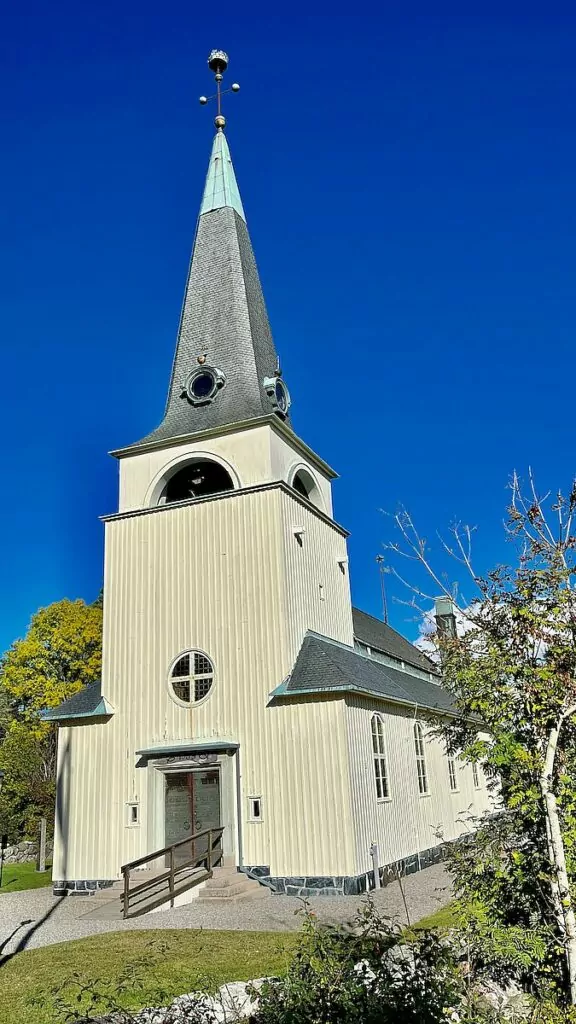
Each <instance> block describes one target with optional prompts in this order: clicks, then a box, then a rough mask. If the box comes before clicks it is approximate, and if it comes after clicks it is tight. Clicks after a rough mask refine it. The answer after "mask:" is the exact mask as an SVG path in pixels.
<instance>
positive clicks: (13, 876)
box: [0, 863, 52, 893]
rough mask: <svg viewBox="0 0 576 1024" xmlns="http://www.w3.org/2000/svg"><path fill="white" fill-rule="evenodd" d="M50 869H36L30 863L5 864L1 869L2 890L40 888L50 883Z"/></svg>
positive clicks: (14, 890)
mask: <svg viewBox="0 0 576 1024" xmlns="http://www.w3.org/2000/svg"><path fill="white" fill-rule="evenodd" d="M51 880H52V872H51V871H42V872H40V871H36V865H35V864H34V863H32V864H5V865H4V868H3V870H2V887H1V888H0V893H2V892H18V890H19V889H41V888H42V886H43V885H50V882H51Z"/></svg>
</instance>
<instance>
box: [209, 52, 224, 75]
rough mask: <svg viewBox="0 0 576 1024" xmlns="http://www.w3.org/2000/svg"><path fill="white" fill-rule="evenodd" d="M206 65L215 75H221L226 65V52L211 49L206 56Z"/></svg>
mask: <svg viewBox="0 0 576 1024" xmlns="http://www.w3.org/2000/svg"><path fill="white" fill-rule="evenodd" d="M208 67H209V68H210V70H211V71H213V72H214V73H215V74H216V75H223V74H224V72H225V71H226V68H227V67H228V54H227V53H225V52H224V50H211V51H210V54H209V57H208Z"/></svg>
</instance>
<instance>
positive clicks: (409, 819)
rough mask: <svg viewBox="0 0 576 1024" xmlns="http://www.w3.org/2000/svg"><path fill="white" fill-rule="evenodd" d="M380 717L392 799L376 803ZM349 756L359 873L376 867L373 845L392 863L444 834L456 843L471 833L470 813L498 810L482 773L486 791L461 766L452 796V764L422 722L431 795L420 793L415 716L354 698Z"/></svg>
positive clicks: (348, 715) (350, 705) (348, 712)
mask: <svg viewBox="0 0 576 1024" xmlns="http://www.w3.org/2000/svg"><path fill="white" fill-rule="evenodd" d="M374 712H378V713H379V714H381V715H382V717H383V719H384V732H385V740H386V752H387V765H388V777H389V781H390V799H389V800H383V801H379V800H377V798H376V785H375V780H374V764H373V754H372V735H371V720H372V715H373V714H374ZM346 718H347V733H348V756H349V762H350V780H351V797H352V817H353V820H354V823H355V844H356V871H355V873H360V872H362V871H368V870H370V868H371V860H370V845H371V843H378V845H379V847H380V861H381V863H382V864H387V863H390V862H392V861H395V860H398V859H400V858H402V857H406V856H409V855H410V854H413V853H416V852H417V851H418V850H426V849H429V848H430V847H432V846H437V845H438V843H439V842H440V839H439V838H438V831H439V830H440V831H441V832H442V835H443V837H444V839H447V840H448V839H455V838H456V837H457V836H459V835H461V834H462V833H463V832H465V831H467V825H466V822H465V821H464V820H462V819H463V818H465V817H466V816H467V815H468V813H469V812H472V813H473V814H482V813H484V812H485V811H487V810H491V809H493V804H492V799H491V796H490V794H489V793H488V791H487V789H486V786H485V785H484V780H483V776H482V773H480V779H481V782H482V787H481V789H478V790H477V789H475V788H474V784H473V780H472V767H471V765H464V764H462V763H459V762H458V761H457V762H456V765H457V778H458V784H459V791H458V792H455V793H453V792H451V791H450V786H449V777H448V760H447V758H446V754H445V751H444V746H443V744H442V743H441V742H440V741H439V740H436V739H433V738H432V737H431V736H430V729H429V727H427V725H426V722H425V721H424V719H421V721H422V724H423V728H424V734H425V737H426V740H425V749H426V767H427V774H428V783H429V791H430V792H429V795H428V796H421V795H420V793H419V789H418V775H417V770H416V756H415V750H414V721H415V719H414V715H411V714H410V709H409V708H406V709H402V710H401V709H400V708H398V707H394V706H393V705H391V704H386V703H384V702H383V701H378V700H374V701H371V700H368V699H366V698H363V697H350V698H348V700H347V709H346Z"/></svg>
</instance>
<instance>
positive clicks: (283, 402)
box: [263, 376, 290, 419]
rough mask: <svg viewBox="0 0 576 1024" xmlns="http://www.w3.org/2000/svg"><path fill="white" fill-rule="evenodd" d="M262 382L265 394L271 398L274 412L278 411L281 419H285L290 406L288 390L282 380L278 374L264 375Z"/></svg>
mask: <svg viewBox="0 0 576 1024" xmlns="http://www.w3.org/2000/svg"><path fill="white" fill-rule="evenodd" d="M263 384H264V390H265V391H266V394H267V395H268V396H269V398H270V399H271V400H272V404H273V406H274V412H276V413H278V416H280V417H281V419H285V418H286V416H287V415H288V410H289V408H290V392H289V391H288V388H287V387H286V385H285V383H284V381H283V380H282V379H281V378H280V377H278V376H276V377H266V379H265V380H264V381H263Z"/></svg>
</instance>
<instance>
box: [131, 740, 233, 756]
mask: <svg viewBox="0 0 576 1024" xmlns="http://www.w3.org/2000/svg"><path fill="white" fill-rule="evenodd" d="M239 746H240V744H239V743H238V742H237V741H236V740H210V739H208V740H192V741H187V742H185V743H182V742H180V743H165V744H162V745H161V746H157V747H145V748H144V749H143V750H137V751H136V754H137V755H138V757H170V756H171V755H172V754H204V753H208V752H209V751H220V752H222V751H225V750H238V748H239Z"/></svg>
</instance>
